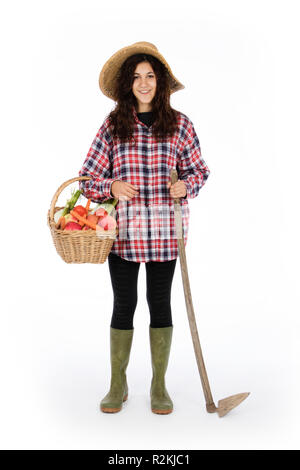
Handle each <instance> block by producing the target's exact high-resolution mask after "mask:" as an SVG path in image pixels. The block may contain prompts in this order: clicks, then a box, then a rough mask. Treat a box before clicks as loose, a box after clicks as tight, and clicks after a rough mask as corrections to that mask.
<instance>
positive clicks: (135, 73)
mask: <svg viewBox="0 0 300 470" xmlns="http://www.w3.org/2000/svg"><path fill="white" fill-rule="evenodd" d="M148 73H154V72H147V73H146V74H145V75H148ZM134 75H140V74H139V73H137V72H134Z"/></svg>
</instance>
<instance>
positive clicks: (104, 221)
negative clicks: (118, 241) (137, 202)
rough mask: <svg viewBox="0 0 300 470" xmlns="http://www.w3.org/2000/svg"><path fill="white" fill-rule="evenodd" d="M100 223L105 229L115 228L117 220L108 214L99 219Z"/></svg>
mask: <svg viewBox="0 0 300 470" xmlns="http://www.w3.org/2000/svg"><path fill="white" fill-rule="evenodd" d="M98 225H100V227H103V228H104V230H114V229H115V228H116V226H117V222H116V220H115V219H114V218H113V217H112V216H111V215H106V216H105V217H102V218H101V219H100V220H99V222H98Z"/></svg>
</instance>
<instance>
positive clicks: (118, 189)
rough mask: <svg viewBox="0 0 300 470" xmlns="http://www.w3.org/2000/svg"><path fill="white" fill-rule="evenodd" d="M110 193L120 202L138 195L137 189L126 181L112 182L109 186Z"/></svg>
mask: <svg viewBox="0 0 300 470" xmlns="http://www.w3.org/2000/svg"><path fill="white" fill-rule="evenodd" d="M111 193H112V195H113V196H114V197H115V198H116V199H119V200H120V201H128V200H130V199H132V198H134V196H136V195H137V194H138V193H139V190H138V187H137V186H134V185H133V184H131V183H127V181H120V180H118V181H114V182H113V184H112V185H111Z"/></svg>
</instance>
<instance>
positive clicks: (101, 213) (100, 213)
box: [95, 207, 108, 217]
mask: <svg viewBox="0 0 300 470" xmlns="http://www.w3.org/2000/svg"><path fill="white" fill-rule="evenodd" d="M95 214H96V215H97V216H98V217H105V216H106V215H108V212H107V211H106V210H105V209H104V207H99V209H97V210H96V212H95Z"/></svg>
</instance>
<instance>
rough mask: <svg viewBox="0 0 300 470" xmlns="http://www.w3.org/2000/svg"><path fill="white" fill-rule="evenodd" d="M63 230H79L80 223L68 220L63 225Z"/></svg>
mask: <svg viewBox="0 0 300 470" xmlns="http://www.w3.org/2000/svg"><path fill="white" fill-rule="evenodd" d="M65 230H81V225H79V224H77V223H76V222H68V223H67V224H66V226H65Z"/></svg>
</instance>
